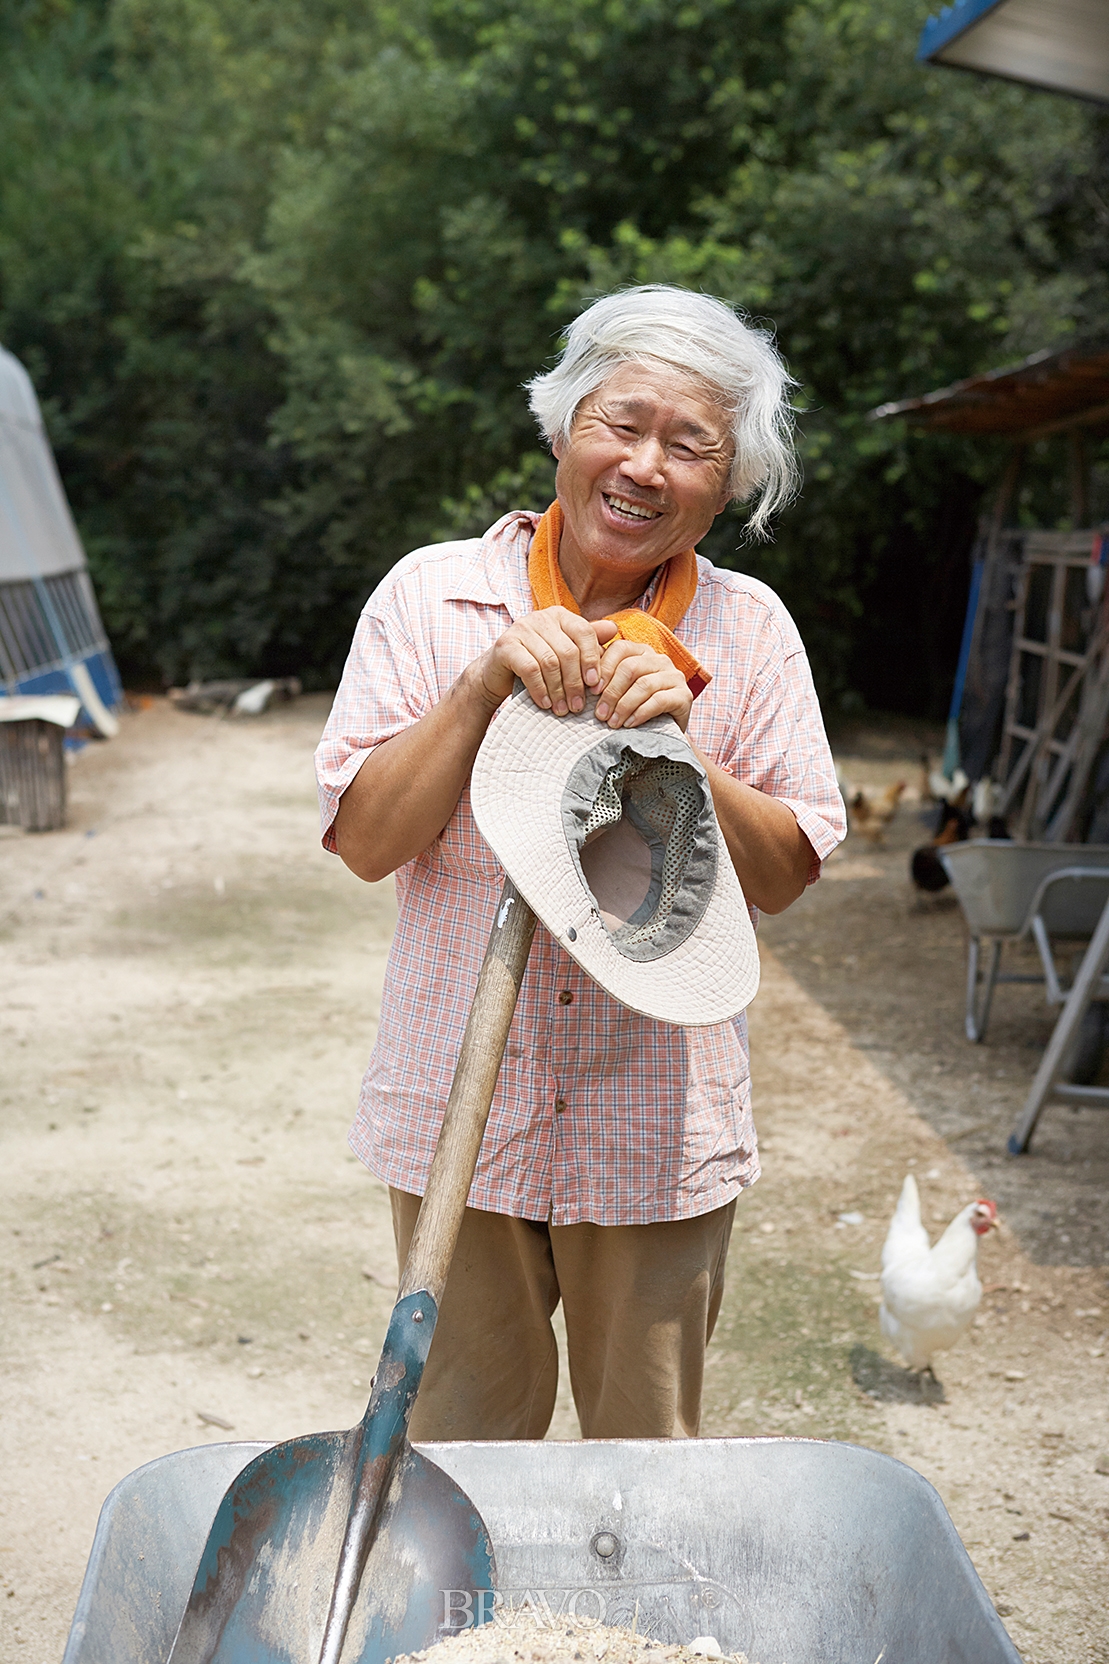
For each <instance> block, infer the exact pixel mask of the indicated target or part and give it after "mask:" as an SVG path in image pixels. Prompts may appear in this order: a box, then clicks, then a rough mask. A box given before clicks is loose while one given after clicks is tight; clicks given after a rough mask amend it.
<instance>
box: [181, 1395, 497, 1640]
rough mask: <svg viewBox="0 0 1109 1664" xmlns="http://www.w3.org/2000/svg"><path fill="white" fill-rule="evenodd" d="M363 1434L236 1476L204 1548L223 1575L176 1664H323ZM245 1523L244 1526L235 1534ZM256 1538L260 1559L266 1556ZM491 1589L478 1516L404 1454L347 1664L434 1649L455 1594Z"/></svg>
mask: <svg viewBox="0 0 1109 1664" xmlns="http://www.w3.org/2000/svg"><path fill="white" fill-rule="evenodd" d="M357 1432H358V1429H357V1428H355V1429H354V1430H353V1431H352V1432H351V1433H320V1434H315V1435H313V1436H311V1437H309V1438H303V1439H291V1440H290V1441H289V1442H288V1443H287V1444H284V1445H280V1446H277V1447H275V1449H274V1450H271V1451H267V1452H266V1453H265V1455H264V1456H262V1457H259V1458H257V1459H256V1460H255V1461H254V1462H252V1463H251V1464H250V1466H249V1467H248V1468H247V1469H246V1470H245V1471H244V1473H243V1474H242V1475H241V1476H240V1478H239V1481H238V1483H237V1484H236V1486H235V1488H234V1490H233V1491H232V1492H231V1493H229V1495H228V1496H226V1497H225V1498H224V1501H223V1503H222V1505H221V1508H220V1511H219V1513H218V1515H217V1516H216V1519H215V1521H214V1523H213V1528H212V1532H211V1536H210V1538H209V1543H208V1548H207V1549H206V1551H205V1557H206V1560H207V1556H208V1554H212V1555H213V1557H214V1559H215V1560H217V1561H218V1562H219V1564H218V1569H217V1567H216V1566H215V1565H212V1572H214V1573H215V1575H214V1576H213V1575H211V1573H206V1568H205V1565H203V1564H202V1566H201V1575H200V1576H198V1578H197V1581H196V1584H195V1585H194V1587H193V1593H192V1597H191V1599H190V1601H189V1605H188V1608H187V1610H186V1612H185V1616H184V1619H183V1621H182V1624H181V1628H180V1630H179V1631H178V1638H177V1641H176V1643H175V1645H174V1649H173V1652H172V1654H171V1657H172V1659H173V1661H174V1664H178V1660H181V1661H182V1664H183V1661H185V1660H188V1661H189V1664H193V1661H195V1660H201V1659H203V1660H208V1659H212V1660H218V1661H219V1664H232V1661H234V1664H303V1661H304V1660H306V1659H311V1660H312V1661H313V1664H315V1660H316V1659H318V1658H319V1655H320V1648H321V1646H322V1644H323V1637H324V1631H325V1626H326V1623H327V1616H328V1609H329V1606H330V1603H331V1591H332V1584H333V1582H334V1579H335V1566H336V1564H337V1562H338V1558H339V1549H340V1547H341V1545H342V1540H343V1532H344V1529H345V1527H346V1511H345V1509H344V1507H343V1503H342V1493H343V1491H344V1489H346V1492H347V1500H348V1502H349V1488H344V1487H343V1486H342V1485H341V1484H336V1483H335V1481H336V1480H338V1479H339V1478H340V1476H341V1473H342V1457H343V1451H344V1448H345V1446H346V1444H347V1442H348V1441H349V1440H350V1439H351V1438H352V1437H354V1436H356V1435H357ZM275 1457H276V1458H277V1460H276V1461H275V1460H274V1459H273V1458H275ZM240 1523H242V1524H244V1525H245V1526H246V1527H247V1529H245V1530H239V1529H237V1525H238V1524H240ZM260 1538H262V1539H264V1542H265V1552H264V1554H257V1553H256V1550H257V1548H258V1546H259V1539H260ZM202 1578H203V1581H202ZM492 1587H493V1556H492V1549H491V1547H490V1543H489V1538H488V1535H487V1533H486V1530H485V1527H484V1525H483V1524H482V1521H481V1516H480V1515H479V1514H478V1512H477V1510H476V1509H475V1508H474V1506H473V1504H472V1503H471V1502H470V1500H469V1498H468V1497H467V1496H466V1495H465V1493H464V1492H463V1491H460V1490H459V1488H458V1486H457V1485H455V1484H454V1483H453V1482H452V1481H451V1480H450V1479H448V1478H447V1475H446V1474H445V1473H444V1472H443V1470H442V1468H439V1467H436V1466H435V1464H434V1462H429V1461H428V1460H427V1459H426V1458H425V1457H423V1456H421V1455H420V1454H419V1453H418V1452H417V1451H415V1450H413V1449H412V1448H411V1447H410V1446H406V1447H405V1449H404V1450H403V1452H402V1453H401V1456H400V1459H399V1461H398V1462H397V1466H396V1469H395V1472H394V1476H393V1482H392V1485H391V1486H390V1490H389V1494H388V1496H387V1498H386V1501H385V1506H384V1510H383V1513H382V1516H381V1521H380V1524H379V1527H378V1530H377V1534H376V1536H375V1537H374V1540H373V1542H372V1543H371V1545H370V1551H369V1555H368V1558H367V1560H366V1565H365V1569H364V1571H363V1573H362V1580H361V1583H360V1586H359V1591H358V1596H357V1598H356V1601H355V1604H354V1608H353V1611H352V1613H351V1616H350V1621H349V1624H348V1628H347V1633H346V1641H345V1644H344V1646H343V1650H342V1654H341V1656H342V1658H343V1660H344V1664H385V1660H386V1659H388V1658H395V1657H397V1656H399V1655H400V1654H402V1653H409V1652H418V1651H420V1650H422V1649H423V1648H424V1647H428V1646H431V1645H432V1643H433V1642H435V1641H437V1640H439V1639H440V1637H441V1630H440V1626H441V1625H442V1624H443V1621H444V1612H445V1608H446V1607H448V1606H449V1603H450V1600H451V1596H450V1593H449V1591H453V1590H466V1591H474V1590H481V1589H491V1588H492ZM448 1621H449V1620H448Z"/></svg>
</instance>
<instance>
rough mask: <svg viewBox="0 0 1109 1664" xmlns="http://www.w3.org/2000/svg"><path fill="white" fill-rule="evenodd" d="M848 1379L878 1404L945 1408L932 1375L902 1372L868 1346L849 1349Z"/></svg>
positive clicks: (942, 1394) (940, 1384) (938, 1383)
mask: <svg viewBox="0 0 1109 1664" xmlns="http://www.w3.org/2000/svg"><path fill="white" fill-rule="evenodd" d="M851 1375H852V1378H853V1380H854V1382H855V1385H856V1386H857V1387H859V1388H861V1390H862V1391H863V1392H865V1393H866V1395H867V1397H868V1398H874V1399H876V1400H877V1401H878V1402H879V1403H881V1404H924V1405H932V1404H946V1403H947V1395H946V1393H945V1392H944V1390H943V1382H942V1381H937V1380H936V1378H935V1376H934V1375H927V1374H923V1375H918V1374H917V1373H916V1372H915V1371H914V1370H911V1369H902V1368H901V1365H900V1364H894V1363H891V1362H890V1360H889V1359H888V1358H883V1357H882V1356H881V1354H880V1353H878V1352H872V1351H871V1349H870V1347H869V1346H853V1347H852V1348H851Z"/></svg>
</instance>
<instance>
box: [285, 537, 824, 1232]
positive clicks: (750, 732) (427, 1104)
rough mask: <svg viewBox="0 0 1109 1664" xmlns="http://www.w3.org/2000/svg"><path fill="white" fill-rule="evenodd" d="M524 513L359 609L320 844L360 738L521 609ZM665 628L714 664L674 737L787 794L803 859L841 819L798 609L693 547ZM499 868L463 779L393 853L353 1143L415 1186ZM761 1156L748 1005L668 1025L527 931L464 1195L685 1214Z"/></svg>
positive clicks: (524, 607)
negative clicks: (437, 823)
mask: <svg viewBox="0 0 1109 1664" xmlns="http://www.w3.org/2000/svg"><path fill="white" fill-rule="evenodd" d="M538 519H539V516H538V515H536V514H531V513H514V514H508V515H506V516H505V517H504V519H502V520H500V521H498V523H497V524H496V525H495V526H493V527H492V528H491V530H490V531H488V532H487V533H486V534H485V536H484V537H483V538H473V539H469V540H467V541H465V542H459V543H437V544H433V545H431V546H430V547H428V548H426V549H417V550H416V551H415V553H414V554H411V555H408V556H407V557H406V558H405V559H404V560H402V561H400V562H399V563H398V565H396V566H395V567H394V568H393V570H392V572H390V574H389V576H388V577H387V578H385V579H384V580H383V582H382V583H381V584H380V585H379V586H378V588H377V589H376V590H375V591H374V593H373V594H372V595H371V596H370V599H369V601H368V602H367V603H366V606H365V608H364V610H363V613H362V617H361V619H360V620H359V624H358V628H357V631H356V633H355V637H354V643H353V646H352V648H351V653H350V657H349V659H348V660H347V665H346V669H345V671H344V672H343V680H342V683H341V685H340V687H339V691H338V694H337V695H336V698H335V704H334V707H333V708H332V712H331V716H330V718H329V720H328V723H327V727H326V728H325V730H324V734H323V738H322V739H321V741H320V745H319V749H318V751H317V753H316V768H317V777H318V780H319V789H320V801H321V807H322V818H323V841H324V847H325V848H327V849H332V850H333V849H334V847H335V843H334V834H333V832H332V829H331V828H332V822H333V821H334V819H335V812H336V809H337V808H338V804H339V799H340V797H341V796H342V794H343V792H344V791H345V790H346V788H347V786H349V785H350V782H351V781H352V779H353V778H354V776H355V774H356V772H357V771H358V769H359V767H360V766H361V765H362V763H363V762H364V761H365V760H366V758H367V757H368V756H369V754H370V752H371V751H372V750H373V749H374V747H375V746H378V745H381V744H382V743H383V742H384V741H385V740H388V739H390V738H392V736H393V735H394V734H399V733H400V732H401V731H402V730H403V729H405V728H407V727H409V726H410V725H411V724H412V723H414V722H417V721H418V720H419V719H420V717H422V716H423V715H424V714H425V713H426V712H427V711H429V710H430V709H431V708H432V706H433V705H434V704H436V702H437V701H438V700H439V699H441V698H442V696H443V695H444V694H445V693H446V691H447V689H448V688H449V687H450V685H451V683H452V682H453V681H454V680H455V679H456V677H458V676H459V675H460V674H461V672H462V670H463V669H464V668H465V666H466V665H468V664H469V663H470V662H471V661H472V660H473V659H475V658H477V657H478V655H479V654H480V653H483V652H484V651H485V650H486V648H488V647H490V646H491V645H492V643H493V642H494V641H495V640H496V638H497V637H498V636H499V635H501V634H502V633H503V632H504V630H506V629H507V628H508V625H509V623H510V621H512V620H515V619H518V618H520V617H521V616H522V615H523V614H525V613H529V612H532V611H533V610H534V607H533V602H532V597H531V589H530V586H529V584H528V575H527V554H528V547H529V545H530V542H531V538H532V534H533V532H534V528H535V526H536V523H537V522H538ZM698 565H699V568H700V580H699V583H698V587H697V593H696V596H695V597H694V600H693V604H692V605H691V607H690V608H689V611H688V612H687V613H686V616H685V618H684V619H683V621H682V623H681V625H680V627H679V629H678V632H677V633H678V634H679V635H680V637H681V638H682V640H683V641H685V642H686V643H687V644H688V645H689V647H690V648H691V649H692V651H693V652H694V653H695V654H696V655H697V657H698V658H699V659H700V660H701V662H702V663H703V664H705V665H706V666H707V668H708V669H709V670H711V671H712V674H713V680H712V681H711V683H710V684H709V686H708V688H707V689H706V690H705V692H704V693H702V694H701V696H700V698H699V699H697V700H696V701H695V703H694V706H693V714H692V718H691V721H690V725H689V735H690V738H691V739H692V740H693V741H694V743H695V744H696V745H698V746H699V747H700V748H701V750H702V751H703V752H704V753H705V754H706V755H707V756H709V757H711V758H713V759H714V760H715V761H716V762H717V763H718V764H720V766H721V767H722V768H725V769H727V770H728V771H729V772H730V773H731V774H733V775H734V776H735V777H736V779H738V780H742V781H745V782H746V783H747V784H749V785H751V786H756V787H758V788H759V790H760V791H764V792H767V793H769V794H770V795H772V796H773V797H776V798H778V799H780V800H781V801H782V802H784V803H787V804H788V805H789V807H790V808H791V809H792V810H793V812H794V814H795V815H796V816H797V821H798V824H799V825H800V826H801V828H802V830H803V831H804V832H805V833H806V835H807V837H808V839H809V841H810V843H811V844H812V846H813V849H814V850H815V852H816V856H817V863H816V867H815V870H814V874H813V876H814V877H816V876H818V875H819V862H820V860H822V859H823V858H824V857H825V856H826V855H828V854H829V852H830V851H831V850H832V849H834V848H835V846H836V844H838V843H839V842H840V840H841V839H842V838H843V836H844V834H845V832H846V825H845V820H844V809H843V800H842V798H841V797H840V793H839V788H838V787H837V785H836V778H835V771H834V768H833V765H832V758H831V754H830V752H829V749H828V742H827V739H826V738H825V734H824V726H823V723H822V721H821V717H820V708H819V706H818V704H817V699H816V694H815V692H814V690H813V685H812V678H811V676H810V673H809V667H808V661H807V659H806V657H805V651H804V648H803V647H802V645H801V640H800V637H799V636H798V634H797V630H796V627H795V625H794V623H793V621H792V619H791V618H790V616H789V614H788V613H787V612H786V610H785V608H784V607H783V606H782V604H781V602H780V601H779V600H778V598H777V597H776V596H775V595H774V593H773V591H772V590H769V589H767V588H766V586H765V585H764V584H760V583H758V582H757V581H756V580H755V579H753V578H747V577H744V576H742V575H741V574H739V573H735V572H724V571H720V570H719V569H717V568H716V567H714V566H712V565H711V564H710V563H709V562H708V561H706V560H702V559H700V557H698ZM503 878H504V874H503V873H502V871H501V869H500V867H499V866H498V864H497V861H496V859H495V858H494V856H493V854H492V852H491V851H490V849H489V848H488V846H487V845H486V844H485V843H484V842H483V840H482V838H481V836H480V834H479V833H478V830H477V827H476V826H475V824H474V819H473V815H472V813H471V811H470V801H469V792H468V791H466V792H464V793H463V795H462V797H461V799H460V801H459V804H458V807H457V809H456V810H455V812H454V814H453V815H452V816H451V818H450V820H449V821H448V822H447V825H446V826H445V828H444V829H443V832H442V833H441V834H440V836H439V837H438V838H437V839H436V840H435V842H434V843H433V844H432V845H431V846H430V848H428V849H426V850H424V852H423V854H422V855H419V856H417V857H416V859H415V860H414V861H410V862H408V864H407V865H406V866H404V867H402V868H400V870H399V871H398V872H397V874H396V885H397V901H398V905H399V918H398V921H397V929H396V934H395V936H394V938H393V946H392V951H391V952H390V955H389V963H388V967H387V970H386V974H385V988H384V993H383V996H382V1004H381V1021H380V1025H379V1029H378V1036H377V1044H376V1045H375V1047H374V1050H373V1055H372V1056H371V1058H370V1062H369V1067H368V1068H367V1070H366V1076H365V1079H364V1081H363V1083H362V1096H361V1101H360V1103H359V1107H358V1116H357V1119H356V1120H355V1123H354V1126H353V1127H352V1129H351V1135H350V1142H351V1148H352V1149H353V1150H354V1151H355V1152H356V1154H357V1155H359V1156H360V1157H361V1159H362V1160H363V1161H364V1162H365V1163H366V1165H367V1166H368V1167H369V1168H370V1170H371V1171H372V1172H373V1173H375V1174H377V1176H378V1177H379V1178H382V1179H385V1180H386V1181H387V1182H388V1183H389V1184H391V1185H395V1186H397V1187H398V1188H399V1189H402V1190H407V1191H411V1192H414V1193H415V1194H417V1195H422V1193H423V1190H424V1186H425V1184H426V1180H427V1173H428V1168H429V1166H430V1164H431V1158H432V1154H433V1152H434V1149H435V1141H436V1138H437V1136H438V1133H439V1126H440V1123H441V1120H442V1115H443V1108H444V1105H445V1104H446V1100H447V1094H448V1091H449V1090H450V1084H451V1077H452V1074H453V1072H454V1065H455V1060H456V1058H457V1056H458V1051H459V1047H460V1045H461V1041H462V1031H463V1028H464V1027H465V1023H466V1017H467V1014H468V1012H469V1008H470V1001H471V999H472V997H473V992H474V987H475V985H476V982H477V975H478V970H479V968H480V966H481V961H482V957H483V955H484V952H485V944H486V941H487V938H488V935H489V928H490V924H491V921H492V917H493V910H494V906H495V903H496V900H497V897H498V896H499V894H500V889H501V884H502V882H503ZM758 1176H759V1161H758V1151H757V1144H756V1139H755V1127H754V1122H753V1120H752V1116H751V1089H750V1074H749V1069H748V1058H747V1024H746V1020H745V1018H744V1017H739V1018H737V1019H736V1020H735V1021H734V1022H730V1023H722V1024H720V1025H718V1026H715V1027H710V1028H690V1029H681V1028H674V1027H672V1026H670V1025H668V1024H664V1023H659V1022H654V1021H652V1020H651V1019H649V1018H646V1017H640V1016H637V1015H636V1014H635V1013H634V1012H632V1011H628V1010H627V1009H626V1008H625V1007H623V1006H621V1005H618V1004H617V1002H616V1001H615V1000H613V999H611V998H610V997H609V996H608V995H607V994H606V993H604V992H603V991H602V989H600V988H599V987H598V986H597V985H596V984H595V983H594V982H592V981H590V979H589V978H588V977H587V976H586V975H585V974H584V972H583V971H581V970H579V969H578V967H577V965H576V964H575V963H574V961H573V960H572V959H570V958H569V957H568V956H567V955H566V954H565V953H564V952H563V951H562V949H561V948H560V947H559V946H558V945H557V944H556V943H555V942H554V940H553V939H552V938H551V937H550V936H549V935H548V934H547V932H546V931H545V930H544V929H543V927H542V925H540V927H539V929H538V930H537V932H536V936H535V943H534V946H533V948H532V951H531V958H530V960H529V963H528V969H527V974H526V976H525V978H524V984H523V988H522V990H521V993H520V1001H519V1005H518V1006H517V1009H516V1016H515V1019H514V1021H513V1024H512V1029H511V1032H510V1034H509V1039H508V1047H507V1050H506V1052H505V1058H504V1063H503V1066H502V1068H501V1075H500V1081H499V1083H498V1086H497V1093H496V1096H495V1098H494V1100H493V1108H492V1113H491V1115H490V1117H489V1126H488V1129H487V1131H486V1134H485V1140H484V1143H483V1144H482V1148H481V1156H480V1159H479V1161H478V1167H477V1173H476V1175H475V1177H474V1183H473V1188H472V1190H471V1192H470V1206H471V1207H475V1208H483V1209H486V1210H490V1211H492V1212H496V1213H506V1214H511V1215H513V1216H514V1217H516V1218H521V1219H536V1220H545V1221H549V1222H550V1223H551V1224H552V1225H572V1224H576V1223H578V1222H580V1221H582V1220H592V1221H593V1222H595V1223H596V1224H600V1225H639V1224H647V1223H651V1222H653V1221H656V1220H664V1219H686V1218H692V1217H694V1216H695V1215H697V1214H702V1213H708V1212H709V1211H711V1210H712V1209H713V1208H717V1207H721V1206H723V1204H724V1203H725V1202H729V1201H731V1199H732V1198H733V1197H734V1196H736V1195H737V1194H738V1193H739V1191H740V1190H742V1189H743V1188H744V1187H745V1186H746V1185H749V1184H752V1183H754V1181H755V1179H757V1178H758Z"/></svg>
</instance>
